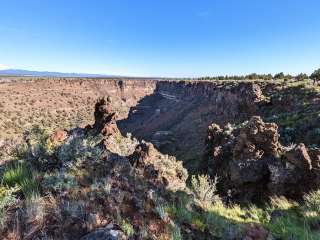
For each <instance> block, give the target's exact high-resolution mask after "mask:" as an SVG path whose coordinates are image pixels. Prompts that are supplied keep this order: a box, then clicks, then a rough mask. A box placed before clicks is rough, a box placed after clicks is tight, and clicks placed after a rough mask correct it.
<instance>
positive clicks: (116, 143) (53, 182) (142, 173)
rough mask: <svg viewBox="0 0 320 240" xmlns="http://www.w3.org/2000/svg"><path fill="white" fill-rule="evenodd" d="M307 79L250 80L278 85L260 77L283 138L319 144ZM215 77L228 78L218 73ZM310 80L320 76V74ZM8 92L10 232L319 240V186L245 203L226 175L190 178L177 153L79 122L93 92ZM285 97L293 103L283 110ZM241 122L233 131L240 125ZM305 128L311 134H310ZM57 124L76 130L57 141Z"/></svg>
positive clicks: (2, 150) (5, 171)
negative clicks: (227, 187)
mask: <svg viewBox="0 0 320 240" xmlns="http://www.w3.org/2000/svg"><path fill="white" fill-rule="evenodd" d="M307 77H308V76H306V75H304V74H300V75H298V76H296V77H295V79H292V77H291V76H288V75H287V76H286V75H284V74H283V73H279V74H277V75H276V76H271V75H261V76H260V75H256V74H252V75H250V76H246V77H245V78H246V79H250V80H255V79H257V78H259V79H266V80H270V81H271V82H273V84H274V85H273V88H272V89H271V90H270V89H268V88H267V87H265V86H267V83H266V84H265V85H263V84H262V86H263V87H265V88H264V89H263V90H264V91H265V92H266V98H265V99H264V101H265V102H266V104H267V105H266V107H265V108H263V111H262V114H263V116H264V118H265V119H266V120H268V121H275V122H276V123H277V124H278V125H279V132H280V134H281V141H282V142H283V143H285V144H287V145H289V144H292V145H291V148H292V149H293V148H294V146H295V143H296V142H297V141H298V140H300V139H299V136H301V139H302V140H305V139H310V142H306V145H307V146H308V147H310V148H312V149H317V148H318V145H317V141H319V139H320V137H319V133H320V131H319V128H317V127H316V126H318V125H317V124H318V119H319V117H320V112H319V111H318V108H317V107H316V105H317V103H318V102H317V101H318V99H319V98H318V96H319V93H320V89H319V87H318V86H317V85H313V82H312V81H310V80H308V79H307ZM221 78H222V77H221ZM231 78H232V79H233V80H237V79H239V80H241V79H242V77H234V76H233V77H230V79H231ZM216 79H218V80H227V79H229V77H223V79H220V77H218V78H210V80H216ZM284 79H287V80H284ZM311 79H319V71H315V73H314V74H313V75H311ZM205 80H207V78H206V79H205ZM274 86H275V87H274ZM1 91H2V93H4V94H2V95H1V97H0V103H1V104H0V109H4V111H2V112H1V114H0V120H1V121H0V130H1V139H2V142H1V144H0V164H1V165H0V234H1V236H2V238H3V239H82V240H85V239H98V237H97V236H98V235H99V234H105V235H104V236H107V237H111V236H113V237H114V238H110V239H159V240H160V239H161V240H165V239H168V240H180V239H227V240H228V239H230V240H231V239H235V240H237V239H239V240H242V239H244V240H276V239H283V240H285V239H290V240H293V239H308V240H316V239H320V190H316V189H315V190H313V191H311V192H307V193H305V194H304V196H303V197H302V198H301V199H296V200H293V199H289V198H285V197H283V196H271V197H270V198H269V199H268V200H267V201H265V202H259V203H258V202H257V203H255V202H247V203H239V202H237V201H235V200H234V199H232V196H231V193H230V197H229V196H225V195H222V194H220V193H219V189H218V187H217V186H218V185H219V182H220V181H222V179H220V178H219V177H214V176H212V175H211V176H210V175H209V174H208V173H203V171H202V170H201V171H200V170H199V171H198V170H197V169H192V170H193V171H192V174H194V175H191V174H190V173H188V171H187V169H185V168H184V165H183V163H182V162H179V161H178V160H179V159H176V158H175V157H173V156H169V155H165V154H162V153H160V152H158V151H157V150H155V149H153V146H152V145H151V146H150V145H148V143H145V142H144V141H139V140H137V139H135V138H134V137H133V135H132V134H128V135H126V136H122V135H121V134H120V133H116V134H114V133H113V134H110V135H103V134H102V133H96V132H94V129H92V127H87V128H77V126H85V125H87V124H90V123H93V121H94V120H95V119H94V114H93V111H94V110H93V104H94V102H95V99H94V98H93V97H91V96H89V95H90V94H91V95H92V93H91V92H90V94H88V95H85V97H83V96H80V95H78V94H77V93H74V95H68V93H67V92H69V91H71V90H70V89H69V90H67V91H61V92H60V93H58V92H50V91H48V94H50V96H49V97H47V98H46V97H45V95H44V93H41V91H40V92H38V93H37V94H36V93H35V92H33V91H32V90H31V89H29V90H28V92H24V91H23V89H17V90H16V92H12V93H11V95H10V94H9V95H8V93H7V92H4V91H3V90H1ZM57 94H58V95H59V97H57ZM287 98H288V99H287ZM57 99H59V101H56V100H57ZM123 101H124V100H123ZM284 101H287V102H290V103H291V104H294V107H293V108H291V109H290V111H284V110H283V109H284V108H285V107H288V106H287V105H286V104H284ZM271 102H272V103H273V104H278V103H279V104H278V105H277V107H275V106H276V105H270V104H269V103H271ZM268 104H269V105H268ZM67 106H68V107H67ZM125 107H127V106H124V105H121V104H118V105H115V107H114V109H115V111H118V112H119V111H120V112H125V111H126V110H127V109H125ZM49 109H50V110H49ZM106 124H108V122H106ZM240 125H241V124H240ZM240 125H236V124H233V125H231V124H230V128H231V127H232V128H233V130H234V131H238V130H237V129H240V128H241V127H242V125H241V126H240ZM91 126H92V125H91ZM302 126H306V127H305V128H303V127H302ZM306 128H308V130H310V131H308V134H311V135H310V137H308V138H306V136H304V135H303V132H305V129H306ZM56 129H69V130H68V131H67V132H66V136H64V135H62V137H61V138H60V137H56V138H54V137H53V136H57V135H55V133H56V131H55V130H56ZM61 131H62V130H61ZM13 136H15V137H16V138H15V139H13V138H12V137H13ZM185 137H188V136H185ZM10 138H11V139H10ZM297 139H298V140H297ZM288 148H289V147H288ZM199 161H202V160H201V159H199ZM188 170H189V169H188ZM189 172H190V171H189ZM302 184H303V183H302ZM99 231H100V232H99ZM90 234H91V235H90ZM92 234H93V235H92ZM113 234H115V235H113ZM107 237H106V238H105V239H109V238H107Z"/></svg>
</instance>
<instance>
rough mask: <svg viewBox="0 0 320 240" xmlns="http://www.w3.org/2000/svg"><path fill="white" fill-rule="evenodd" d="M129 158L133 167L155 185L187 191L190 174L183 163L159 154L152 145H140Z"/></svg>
mask: <svg viewBox="0 0 320 240" xmlns="http://www.w3.org/2000/svg"><path fill="white" fill-rule="evenodd" d="M128 158H129V161H130V163H131V165H132V166H135V167H136V168H137V169H138V171H139V172H140V174H141V175H143V176H144V177H145V178H146V179H148V181H150V182H152V183H153V184H154V185H156V186H157V185H158V186H161V185H162V186H165V187H167V188H168V189H170V190H182V189H185V187H186V180H187V178H188V173H187V170H186V169H184V168H183V166H182V162H178V161H176V160H175V158H174V157H172V156H168V155H163V154H161V153H159V152H158V151H157V150H156V149H155V148H154V146H153V145H152V144H151V143H142V144H140V145H138V146H137V147H136V150H135V151H134V153H133V154H132V155H131V156H129V157H128Z"/></svg>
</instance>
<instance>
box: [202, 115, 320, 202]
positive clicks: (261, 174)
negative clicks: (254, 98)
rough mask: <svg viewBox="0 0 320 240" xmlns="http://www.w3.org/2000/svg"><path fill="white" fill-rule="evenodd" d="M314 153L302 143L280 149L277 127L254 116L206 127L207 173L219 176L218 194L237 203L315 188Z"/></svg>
mask: <svg viewBox="0 0 320 240" xmlns="http://www.w3.org/2000/svg"><path fill="white" fill-rule="evenodd" d="M309 152H310V154H309ZM318 153H319V152H317V151H315V150H308V149H307V148H306V147H305V145H304V144H298V145H297V146H295V147H294V148H292V149H290V148H287V147H284V146H282V145H281V144H280V142H279V134H278V127H277V125H276V124H274V123H265V122H264V121H263V120H262V119H261V117H258V116H254V117H252V118H251V119H250V121H249V122H247V123H244V124H243V125H242V126H239V127H233V128H232V127H231V126H230V125H226V126H225V127H224V128H221V127H220V126H218V125H217V124H212V125H210V126H209V128H208V137H207V154H209V166H210V168H209V169H208V171H209V172H210V173H211V175H212V176H215V175H217V176H218V177H220V185H219V188H220V191H221V192H222V194H224V195H225V196H227V195H228V194H229V196H230V194H231V195H232V197H233V198H234V199H235V200H239V201H261V200H263V199H265V198H267V197H269V196H270V195H285V196H287V197H292V198H299V197H300V196H301V195H302V194H303V193H304V192H307V191H309V190H310V189H312V188H314V187H316V186H319V185H320V182H319V176H320V175H319V173H318V169H319V155H318ZM318 175H319V176H318ZM302 182H303V184H301V183H302Z"/></svg>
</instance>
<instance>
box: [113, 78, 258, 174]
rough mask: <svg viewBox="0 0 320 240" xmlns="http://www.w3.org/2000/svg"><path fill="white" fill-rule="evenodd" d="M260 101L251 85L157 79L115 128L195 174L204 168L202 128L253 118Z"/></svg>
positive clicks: (204, 135)
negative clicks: (195, 171) (169, 155)
mask: <svg viewBox="0 0 320 240" xmlns="http://www.w3.org/2000/svg"><path fill="white" fill-rule="evenodd" d="M263 101H264V96H263V95H262V92H261V89H260V87H259V86H258V85H256V84H253V83H241V84H231V83H229V84H228V83H224V84H218V83H209V82H199V83H192V82H169V81H168V82H163V81H162V82H157V84H156V88H155V90H154V92H153V93H152V94H150V95H148V96H146V97H144V98H143V99H141V100H140V101H139V102H138V104H137V105H136V106H135V107H132V108H131V109H130V112H129V116H128V118H127V119H124V120H123V121H120V122H118V124H119V126H120V129H121V131H122V132H132V134H133V135H134V136H136V137H138V138H140V139H145V140H148V141H151V142H152V143H153V144H154V145H155V146H156V147H157V148H158V149H159V150H160V151H162V152H164V153H169V154H174V155H175V156H176V157H177V158H178V159H182V160H183V161H184V163H185V164H186V166H187V167H188V168H189V170H191V171H192V169H197V170H199V168H200V169H201V168H202V169H204V168H205V165H206V163H204V162H203V161H202V156H203V152H204V149H205V143H204V139H205V137H206V129H207V126H208V125H209V124H210V123H211V122H212V121H213V120H214V121H215V122H218V123H220V124H225V123H227V122H230V123H238V122H241V121H243V120H245V119H247V118H249V117H250V116H252V115H254V114H256V113H257V111H258V105H259V104H260V103H262V102H263ZM203 164H204V165H203Z"/></svg>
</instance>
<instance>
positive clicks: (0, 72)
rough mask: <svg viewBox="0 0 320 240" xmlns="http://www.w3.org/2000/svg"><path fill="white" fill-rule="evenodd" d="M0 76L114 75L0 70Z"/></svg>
mask: <svg viewBox="0 0 320 240" xmlns="http://www.w3.org/2000/svg"><path fill="white" fill-rule="evenodd" d="M0 76H33V77H115V76H114V75H103V74H90V73H61V72H48V71H30V70H23V69H5V70H0Z"/></svg>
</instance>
